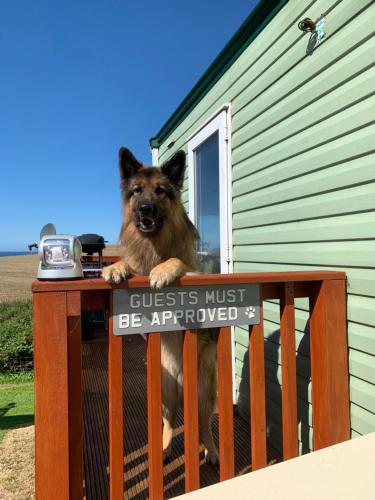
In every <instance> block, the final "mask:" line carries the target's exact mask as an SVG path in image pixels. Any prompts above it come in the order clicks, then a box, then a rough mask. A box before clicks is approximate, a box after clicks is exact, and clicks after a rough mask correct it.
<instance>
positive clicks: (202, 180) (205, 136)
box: [188, 107, 232, 273]
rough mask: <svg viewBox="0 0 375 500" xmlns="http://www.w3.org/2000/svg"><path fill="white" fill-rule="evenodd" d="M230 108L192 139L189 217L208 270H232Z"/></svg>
mask: <svg viewBox="0 0 375 500" xmlns="http://www.w3.org/2000/svg"><path fill="white" fill-rule="evenodd" d="M229 119H230V115H229V107H226V109H224V110H223V111H221V112H220V113H218V114H217V115H216V116H215V117H214V118H212V119H211V120H210V121H209V122H208V123H207V124H206V125H205V126H204V127H203V128H201V129H200V130H199V131H198V132H197V133H196V134H195V135H193V136H192V137H191V138H190V140H189V142H188V163H189V217H190V219H191V220H192V222H193V223H194V224H195V226H196V227H197V229H198V231H199V234H200V238H201V239H200V242H199V246H198V259H199V261H200V264H201V270H202V271H203V272H205V273H228V272H231V270H232V265H231V233H230V230H231V228H230V220H231V219H230V213H229V211H230V207H231V193H230V189H229V182H230V166H229V147H230V146H229V133H228V130H229Z"/></svg>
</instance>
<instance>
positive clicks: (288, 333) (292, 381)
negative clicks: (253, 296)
mask: <svg viewBox="0 0 375 500" xmlns="http://www.w3.org/2000/svg"><path fill="white" fill-rule="evenodd" d="M294 324H295V319H294V285H293V283H284V285H283V286H282V288H281V297H280V340H281V363H282V369H281V377H282V391H281V395H282V421H283V433H282V436H283V459H284V460H288V459H289V458H294V457H297V456H298V427H297V370H296V334H295V325H294Z"/></svg>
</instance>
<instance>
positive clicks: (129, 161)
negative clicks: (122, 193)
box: [118, 148, 142, 182]
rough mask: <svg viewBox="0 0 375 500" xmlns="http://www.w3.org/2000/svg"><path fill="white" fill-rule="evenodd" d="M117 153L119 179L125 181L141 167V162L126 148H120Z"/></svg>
mask: <svg viewBox="0 0 375 500" xmlns="http://www.w3.org/2000/svg"><path fill="white" fill-rule="evenodd" d="M118 155H119V162H120V173H121V180H123V181H124V182H126V181H127V180H128V179H130V177H131V176H132V175H134V174H135V173H136V172H137V171H138V170H139V169H140V168H141V166H142V163H140V162H139V161H138V160H137V159H136V158H135V157H134V155H133V153H131V152H130V151H129V149H128V148H120V150H119V152H118Z"/></svg>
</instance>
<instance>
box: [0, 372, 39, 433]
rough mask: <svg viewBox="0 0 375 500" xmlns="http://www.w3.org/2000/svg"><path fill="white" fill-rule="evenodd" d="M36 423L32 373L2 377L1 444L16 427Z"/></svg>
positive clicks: (0, 391)
mask: <svg viewBox="0 0 375 500" xmlns="http://www.w3.org/2000/svg"><path fill="white" fill-rule="evenodd" d="M33 422H34V381H33V377H32V374H31V373H24V374H23V373H20V374H17V375H1V376H0V442H1V441H2V439H3V438H4V436H5V434H6V433H7V432H8V431H9V430H11V429H14V428H16V427H20V426H22V425H26V424H32V423H33Z"/></svg>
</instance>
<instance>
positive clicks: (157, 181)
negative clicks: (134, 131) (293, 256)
mask: <svg viewBox="0 0 375 500" xmlns="http://www.w3.org/2000/svg"><path fill="white" fill-rule="evenodd" d="M119 157H120V176H121V192H122V203H123V212H124V220H123V223H122V226H121V232H120V241H121V244H122V249H123V258H122V259H121V260H120V261H119V262H116V263H115V264H113V265H111V266H108V267H106V268H104V269H103V277H104V279H106V280H107V281H109V282H114V283H119V282H120V281H121V280H122V279H126V278H127V277H129V276H134V275H147V276H149V279H150V286H151V287H152V288H161V287H163V286H167V285H169V284H170V283H172V282H173V281H174V280H175V279H176V278H178V277H180V276H183V275H184V274H186V273H187V272H196V271H197V270H198V264H197V258H196V242H197V239H198V238H199V235H198V232H197V230H196V229H195V227H194V225H193V224H192V223H191V221H190V220H189V218H188V216H187V214H186V212H185V209H184V207H183V205H182V202H181V188H182V185H183V180H184V173H185V153H184V152H183V151H178V152H177V153H176V154H175V155H174V156H173V157H172V158H171V159H170V160H169V161H167V162H166V163H164V164H163V165H162V166H161V167H145V166H143V165H142V164H141V163H140V162H139V161H138V160H137V159H136V158H135V157H134V156H133V155H132V153H131V152H130V151H129V150H128V149H126V148H121V149H120V151H119ZM198 360H199V388H198V396H199V425H200V431H201V437H202V440H203V443H204V445H205V448H206V459H207V460H208V461H209V462H212V463H216V462H217V460H218V453H217V449H216V446H215V444H214V441H213V438H212V433H211V417H212V414H213V412H214V409H215V407H216V392H217V390H216V385H217V384H216V344H215V342H214V340H213V339H212V337H211V335H210V334H209V332H200V334H199V336H198ZM161 362H162V393H163V424H164V426H163V450H164V454H165V456H168V455H169V454H170V452H171V444H172V435H173V428H174V423H175V416H176V412H177V409H178V406H179V405H180V404H181V402H182V396H183V375H182V333H181V332H167V333H163V334H161Z"/></svg>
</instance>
